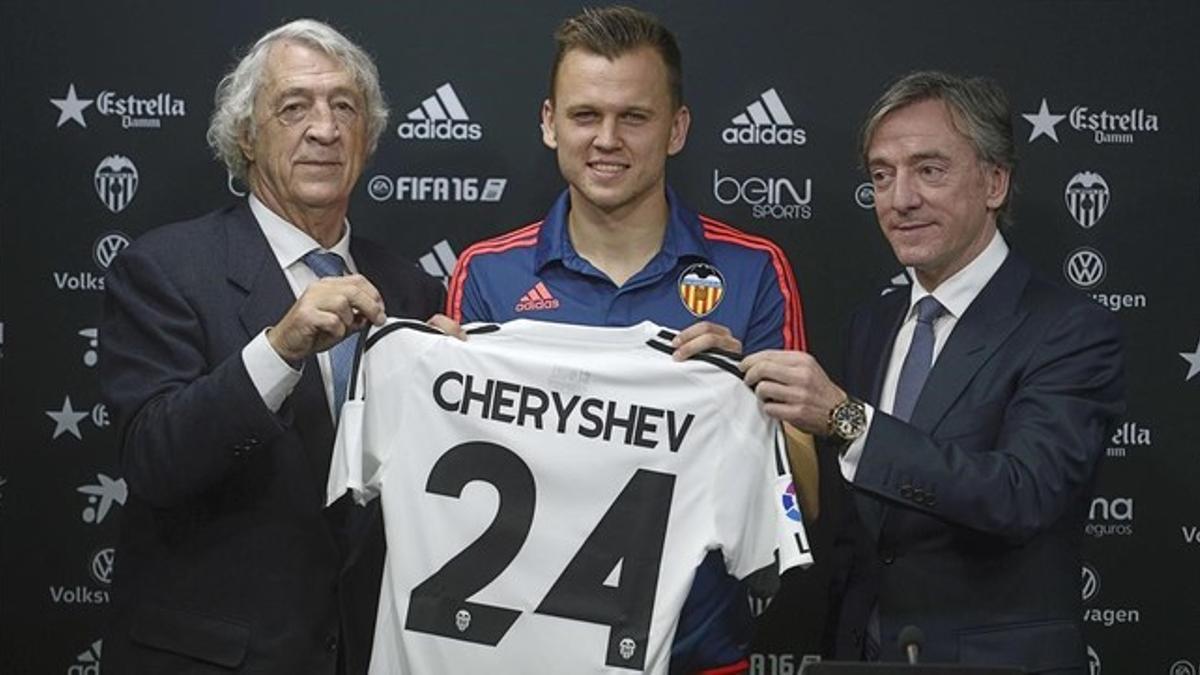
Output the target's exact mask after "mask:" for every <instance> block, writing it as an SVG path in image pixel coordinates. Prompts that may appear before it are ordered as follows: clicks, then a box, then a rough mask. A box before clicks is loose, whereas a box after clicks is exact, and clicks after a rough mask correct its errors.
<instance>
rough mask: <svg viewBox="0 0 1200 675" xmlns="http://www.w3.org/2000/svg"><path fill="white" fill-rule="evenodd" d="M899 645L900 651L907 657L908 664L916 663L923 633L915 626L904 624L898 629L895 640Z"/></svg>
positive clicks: (923, 640) (923, 638)
mask: <svg viewBox="0 0 1200 675" xmlns="http://www.w3.org/2000/svg"><path fill="white" fill-rule="evenodd" d="M896 642H897V643H898V644H899V645H900V651H902V652H904V655H905V656H906V657H908V663H909V664H910V665H916V663H917V655H918V654H920V652H921V646H922V645H923V644H924V643H925V634H924V633H922V632H921V629H920V628H917V627H916V626H905V627H904V628H901V629H900V637H899V638H898V639H897V640H896Z"/></svg>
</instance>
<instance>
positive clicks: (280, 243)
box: [242, 194, 358, 417]
mask: <svg viewBox="0 0 1200 675" xmlns="http://www.w3.org/2000/svg"><path fill="white" fill-rule="evenodd" d="M249 201H250V211H251V213H253V214H254V219H255V220H257V221H258V226H259V228H261V229H262V233H263V236H265V237H266V238H267V244H268V245H269V246H270V247H271V253H273V254H274V255H275V260H277V261H278V262H279V267H280V269H282V270H283V276H284V277H286V278H287V281H288V285H289V286H291V287H292V293H294V294H295V296H296V297H297V298H299V297H300V295H301V294H302V293H304V289H306V288H308V285H309V284H311V283H312V282H314V281H316V280H317V275H316V274H315V273H314V272H313V271H312V270H311V269H309V268H308V265H307V264H305V262H304V255H305V254H306V253H308V252H309V251H312V250H318V251H329V252H331V253H336V254H338V255H340V256H341V257H342V260H345V261H346V267H347V268H348V269H349V270H350V273H351V274H357V273H358V268H357V267H355V265H354V259H353V258H351V257H350V221H348V220H347V221H346V226H345V228H344V230H343V233H342V238H341V239H339V240H338V242H337V243H336V244H334V245H333V248H330V249H325V248H322V246H321V245H320V244H319V243H317V240H315V239H313V238H312V237H310V236H308V234H307V233H305V232H304V231H303V230H301V229H300V228H298V227H296V226H295V225H292V224H291V223H289V222H287V221H286V220H284V219H283V218H281V217H279V215H278V214H276V213H275V212H274V211H272V210H271V209H269V208H267V207H266V205H264V204H263V203H262V202H261V201H259V200H258V198H257V197H255V196H254V195H253V194H251V195H250V197H249ZM279 318H280V319H282V318H283V317H282V316H281V317H279ZM242 362H243V363H244V364H245V365H246V371H247V372H248V373H249V374H250V380H251V381H252V382H254V388H255V389H257V390H258V395H259V396H261V397H262V400H263V403H265V404H266V406H267V408H269V409H270V410H271V412H279V407H280V406H281V405H283V402H284V400H286V399H287V397H288V396H290V395H291V393H292V390H293V389H295V388H296V384H297V383H298V382H299V381H300V375H301V373H302V372H303V371H302V370H296V369H295V368H292V367H291V366H290V365H288V362H287V361H284V360H283V357H282V356H280V355H279V353H278V352H276V351H275V349H274V348H273V347H272V346H271V343H270V342H268V341H267V331H266V330H265V329H264V330H263V331H262V332H261V333H259V334H258V335H256V336H255V337H254V339H253V340H251V341H250V343H249V344H247V345H246V346H245V347H243V348H242ZM317 364H318V365H320V367H321V380H322V381H323V382H324V383H325V399H326V400H327V401H328V402H329V415H330V417H333V409H334V408H333V371H332V369H331V367H330V365H329V354H328V352H321V353H319V354H317Z"/></svg>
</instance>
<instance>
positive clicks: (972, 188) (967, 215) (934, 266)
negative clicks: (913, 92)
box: [867, 99, 1009, 290]
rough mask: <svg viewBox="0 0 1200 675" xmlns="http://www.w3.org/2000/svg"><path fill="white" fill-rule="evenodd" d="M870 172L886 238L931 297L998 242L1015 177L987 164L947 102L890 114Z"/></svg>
mask: <svg viewBox="0 0 1200 675" xmlns="http://www.w3.org/2000/svg"><path fill="white" fill-rule="evenodd" d="M867 169H868V171H869V172H870V174H871V182H872V183H873V184H874V186H875V214H876V215H877V216H878V218H879V225H880V227H881V228H883V234H884V236H885V237H887V239H888V242H889V243H890V244H891V245H892V251H893V252H894V253H895V254H896V258H898V259H899V260H900V262H901V264H904V265H908V266H911V267H913V268H915V270H916V274H917V279H918V280H919V281H920V282H921V285H922V286H924V287H925V289H926V290H933V289H934V288H935V287H937V285H938V284H940V283H941V282H942V281H945V280H946V279H947V278H949V277H950V276H951V275H953V274H954V273H955V272H957V271H959V270H961V269H962V268H963V267H965V266H966V265H967V263H969V262H971V261H972V260H974V259H975V257H976V256H978V255H979V254H980V253H981V252H982V251H983V249H984V248H986V247H987V245H988V243H989V242H990V241H991V240H992V236H993V235H994V234H995V232H996V209H998V208H1000V206H1001V205H1002V204H1003V203H1004V197H1005V195H1006V194H1007V193H1008V179H1009V171H1008V170H1007V169H1003V168H1000V167H998V166H996V165H994V164H991V163H988V162H985V161H983V160H981V159H979V157H978V155H977V154H976V152H975V148H974V147H973V146H972V145H971V142H970V140H968V139H967V137H966V136H964V135H963V134H962V133H960V132H959V131H958V129H957V128H956V126H955V124H954V119H953V117H952V116H951V112H950V109H949V108H948V107H947V106H946V104H945V103H943V102H942V101H940V100H936V99H928V100H924V101H920V102H917V103H912V104H910V105H907V106H904V107H902V108H898V109H896V110H893V111H892V112H890V113H888V114H887V116H885V117H884V118H883V121H882V122H880V124H879V126H878V127H877V128H876V130H875V134H874V136H872V138H871V142H870V145H869V146H868V148H867Z"/></svg>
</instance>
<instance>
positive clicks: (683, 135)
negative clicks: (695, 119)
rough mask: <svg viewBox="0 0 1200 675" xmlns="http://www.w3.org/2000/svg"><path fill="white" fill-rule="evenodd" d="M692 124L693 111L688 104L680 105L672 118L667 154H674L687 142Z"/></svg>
mask: <svg viewBox="0 0 1200 675" xmlns="http://www.w3.org/2000/svg"><path fill="white" fill-rule="evenodd" d="M691 126H692V111H691V110H688V107H687V106H686V105H681V106H679V110H676V111H675V117H674V118H673V119H672V120H671V139H670V141H668V143H667V155H668V156H673V155H675V154H676V153H678V152H679V151H680V150H683V146H684V144H685V143H687V134H688V129H689V128H691Z"/></svg>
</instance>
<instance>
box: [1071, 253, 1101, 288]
mask: <svg viewBox="0 0 1200 675" xmlns="http://www.w3.org/2000/svg"><path fill="white" fill-rule="evenodd" d="M1063 274H1064V275H1066V277H1067V280H1068V281H1070V282H1071V283H1072V284H1074V285H1075V286H1076V287H1077V288H1082V289H1088V288H1091V287H1093V286H1095V285H1096V284H1098V283H1100V282H1101V281H1104V275H1105V264H1104V256H1102V255H1100V252H1099V251H1097V250H1096V249H1094V248H1088V247H1086V246H1084V247H1083V248H1078V249H1075V250H1074V251H1072V252H1071V255H1069V256H1067V261H1066V262H1065V263H1063Z"/></svg>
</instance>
